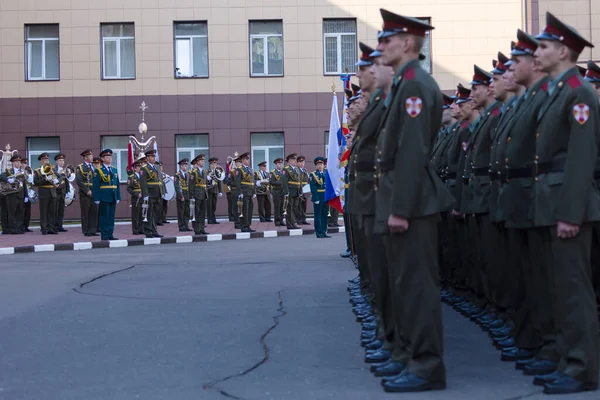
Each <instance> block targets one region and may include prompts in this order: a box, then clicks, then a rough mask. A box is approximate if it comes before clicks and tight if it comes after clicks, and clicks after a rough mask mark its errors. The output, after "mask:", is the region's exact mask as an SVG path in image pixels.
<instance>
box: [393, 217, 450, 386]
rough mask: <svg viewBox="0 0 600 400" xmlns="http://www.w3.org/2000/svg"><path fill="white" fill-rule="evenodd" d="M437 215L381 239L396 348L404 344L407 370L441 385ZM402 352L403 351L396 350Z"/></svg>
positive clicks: (412, 220) (444, 371) (442, 372)
mask: <svg viewBox="0 0 600 400" xmlns="http://www.w3.org/2000/svg"><path fill="white" fill-rule="evenodd" d="M438 218H439V215H438V214H434V215H430V216H427V217H423V218H414V219H410V220H409V228H408V230H407V231H406V232H403V233H388V234H386V235H385V242H384V243H385V247H386V255H387V265H388V266H389V268H388V270H389V279H390V283H391V290H392V296H393V308H394V322H395V323H396V330H395V336H394V338H395V339H397V342H395V346H396V347H401V346H403V345H405V346H406V345H407V349H409V350H408V362H407V363H406V365H407V371H408V372H411V373H413V374H415V375H416V376H418V377H421V378H423V379H426V380H428V381H430V382H445V381H446V369H445V366H444V361H443V340H442V338H443V328H442V310H441V302H440V280H439V269H438V268H439V266H438V258H437V227H438ZM400 351H402V350H400Z"/></svg>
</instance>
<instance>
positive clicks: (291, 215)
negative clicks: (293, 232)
mask: <svg viewBox="0 0 600 400" xmlns="http://www.w3.org/2000/svg"><path fill="white" fill-rule="evenodd" d="M298 201H300V198H299V197H297V196H291V195H289V196H288V203H287V209H286V210H285V212H286V214H285V225H286V226H287V227H288V229H291V228H295V227H296V210H297V209H298Z"/></svg>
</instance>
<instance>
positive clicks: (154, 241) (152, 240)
mask: <svg viewBox="0 0 600 400" xmlns="http://www.w3.org/2000/svg"><path fill="white" fill-rule="evenodd" d="M149 244H160V238H145V239H144V246H147V245H149Z"/></svg>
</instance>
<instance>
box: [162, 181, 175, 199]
mask: <svg viewBox="0 0 600 400" xmlns="http://www.w3.org/2000/svg"><path fill="white" fill-rule="evenodd" d="M163 182H164V183H165V194H163V197H162V198H163V199H164V200H167V201H170V200H173V199H174V198H175V184H174V183H173V178H171V177H170V176H167V177H165V179H164V180H163Z"/></svg>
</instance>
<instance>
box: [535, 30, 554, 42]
mask: <svg viewBox="0 0 600 400" xmlns="http://www.w3.org/2000/svg"><path fill="white" fill-rule="evenodd" d="M535 38H536V39H537V40H556V37H554V35H551V34H549V33H547V32H545V31H544V32H542V33H540V34H539V35H537V36H536V37H535Z"/></svg>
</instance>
